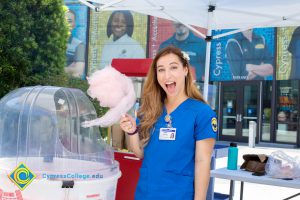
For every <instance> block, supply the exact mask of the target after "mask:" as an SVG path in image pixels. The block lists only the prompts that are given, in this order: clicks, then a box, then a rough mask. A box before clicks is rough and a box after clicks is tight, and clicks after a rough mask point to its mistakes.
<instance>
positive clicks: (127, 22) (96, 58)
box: [88, 10, 148, 74]
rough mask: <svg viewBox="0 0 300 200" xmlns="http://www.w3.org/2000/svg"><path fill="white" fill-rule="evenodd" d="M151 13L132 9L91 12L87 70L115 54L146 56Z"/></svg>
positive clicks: (114, 56)
mask: <svg viewBox="0 0 300 200" xmlns="http://www.w3.org/2000/svg"><path fill="white" fill-rule="evenodd" d="M147 25H148V16H147V15H142V14H138V13H135V12H131V11H124V10H122V11H113V12H110V11H105V12H95V11H93V10H91V12H90V33H89V36H90V37H89V50H88V52H89V60H88V66H89V69H88V73H89V74H90V73H92V72H94V71H95V70H97V69H102V68H103V67H105V66H107V65H110V64H111V61H112V59H113V58H145V57H146V49H147Z"/></svg>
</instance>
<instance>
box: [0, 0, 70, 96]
mask: <svg viewBox="0 0 300 200" xmlns="http://www.w3.org/2000/svg"><path fill="white" fill-rule="evenodd" d="M65 11H66V8H65V6H64V3H63V1H62V0H14V1H11V0H2V1H1V4H0V19H1V20H0V85H1V86H0V97H2V96H3V95H5V94H6V93H7V92H9V91H10V90H13V89H15V88H18V87H23V86H28V85H37V84H39V85H57V86H65V85H66V84H67V76H66V74H65V73H64V66H65V62H66V61H65V59H66V58H65V52H66V44H67V39H68V32H69V28H68V24H67V22H66V20H65Z"/></svg>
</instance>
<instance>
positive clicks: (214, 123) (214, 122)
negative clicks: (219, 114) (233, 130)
mask: <svg viewBox="0 0 300 200" xmlns="http://www.w3.org/2000/svg"><path fill="white" fill-rule="evenodd" d="M211 127H212V130H213V131H214V132H217V130H218V122H217V118H215V117H213V118H212V119H211Z"/></svg>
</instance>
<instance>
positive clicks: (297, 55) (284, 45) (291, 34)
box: [276, 26, 300, 80]
mask: <svg viewBox="0 0 300 200" xmlns="http://www.w3.org/2000/svg"><path fill="white" fill-rule="evenodd" d="M276 67H277V68H276V69H277V70H276V79H277V80H299V79H300V26H298V27H281V28H277V66H276Z"/></svg>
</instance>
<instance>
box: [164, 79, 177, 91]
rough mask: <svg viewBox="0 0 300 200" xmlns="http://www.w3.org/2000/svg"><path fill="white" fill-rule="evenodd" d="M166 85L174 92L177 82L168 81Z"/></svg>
mask: <svg viewBox="0 0 300 200" xmlns="http://www.w3.org/2000/svg"><path fill="white" fill-rule="evenodd" d="M165 85H166V88H167V90H168V92H170V93H172V92H174V91H175V88H176V82H167V83H166V84H165Z"/></svg>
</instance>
